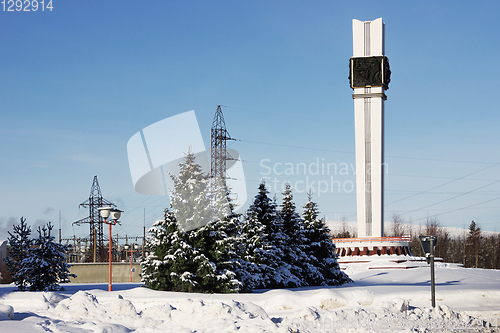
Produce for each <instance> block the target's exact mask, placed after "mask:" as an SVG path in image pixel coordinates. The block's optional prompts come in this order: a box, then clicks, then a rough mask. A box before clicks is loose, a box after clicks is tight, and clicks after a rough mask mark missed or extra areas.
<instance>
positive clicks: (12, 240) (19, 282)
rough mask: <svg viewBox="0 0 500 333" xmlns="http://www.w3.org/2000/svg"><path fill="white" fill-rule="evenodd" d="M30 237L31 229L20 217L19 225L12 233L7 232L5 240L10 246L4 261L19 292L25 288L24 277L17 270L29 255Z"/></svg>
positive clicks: (15, 226)
mask: <svg viewBox="0 0 500 333" xmlns="http://www.w3.org/2000/svg"><path fill="white" fill-rule="evenodd" d="M30 235H31V228H30V227H29V226H28V224H27V223H26V219H25V218H24V217H21V223H20V224H19V225H14V232H13V233H11V232H10V231H9V237H8V239H7V240H8V241H9V244H10V251H9V256H8V257H7V258H5V259H4V261H5V263H6V265H7V269H8V271H9V272H10V275H11V276H12V279H13V281H14V283H15V284H16V286H17V288H18V289H19V290H25V289H26V287H27V281H26V276H25V275H23V274H19V270H20V269H21V262H22V261H23V260H24V259H25V258H27V257H28V255H29V249H30V246H31V244H32V242H33V241H32V239H31V238H30Z"/></svg>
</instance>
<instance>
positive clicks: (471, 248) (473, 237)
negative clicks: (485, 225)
mask: <svg viewBox="0 0 500 333" xmlns="http://www.w3.org/2000/svg"><path fill="white" fill-rule="evenodd" d="M481 240H482V236H481V228H479V227H478V226H477V224H476V222H474V221H472V222H471V223H470V225H469V233H468V234H467V243H466V262H465V267H476V268H477V267H478V266H479V253H480V250H481Z"/></svg>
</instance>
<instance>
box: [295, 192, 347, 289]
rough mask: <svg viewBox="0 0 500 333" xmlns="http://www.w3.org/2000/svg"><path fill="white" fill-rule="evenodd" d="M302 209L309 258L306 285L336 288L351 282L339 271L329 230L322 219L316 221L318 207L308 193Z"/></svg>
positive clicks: (306, 249)
mask: <svg viewBox="0 0 500 333" xmlns="http://www.w3.org/2000/svg"><path fill="white" fill-rule="evenodd" d="M303 208H304V210H303V212H302V218H303V228H304V231H305V238H306V241H305V243H306V244H307V246H306V247H305V253H306V255H307V256H308V258H309V261H308V265H307V266H306V268H307V270H308V274H307V276H306V281H307V283H308V284H309V285H314V286H321V285H323V286H324V285H329V286H336V285H341V284H344V283H347V282H352V280H351V279H350V278H349V277H348V276H347V275H346V274H345V273H344V272H342V271H341V270H340V267H339V264H338V263H337V255H336V254H335V244H333V243H332V241H331V239H330V229H329V228H328V227H327V226H326V224H325V221H324V219H318V215H319V210H318V205H317V204H316V203H315V202H313V201H312V197H311V193H310V192H309V193H308V201H307V202H306V204H305V205H304V207H303Z"/></svg>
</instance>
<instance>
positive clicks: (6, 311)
mask: <svg viewBox="0 0 500 333" xmlns="http://www.w3.org/2000/svg"><path fill="white" fill-rule="evenodd" d="M5 319H14V308H13V307H12V306H10V305H3V304H0V320H5Z"/></svg>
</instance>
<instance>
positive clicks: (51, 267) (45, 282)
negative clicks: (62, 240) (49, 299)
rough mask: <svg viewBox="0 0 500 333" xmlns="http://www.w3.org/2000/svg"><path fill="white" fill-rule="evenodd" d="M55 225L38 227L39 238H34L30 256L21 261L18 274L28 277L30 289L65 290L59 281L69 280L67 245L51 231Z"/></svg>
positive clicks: (73, 275)
mask: <svg viewBox="0 0 500 333" xmlns="http://www.w3.org/2000/svg"><path fill="white" fill-rule="evenodd" d="M53 228H54V226H53V225H52V224H51V223H50V222H49V223H48V224H47V226H43V227H38V238H35V239H34V240H33V246H32V247H31V248H30V249H29V250H28V256H27V257H26V258H24V259H23V261H22V262H21V267H20V269H19V272H18V274H20V275H23V276H24V277H25V278H26V283H27V285H28V287H27V288H28V290H30V291H60V290H64V288H62V287H61V286H60V285H59V283H60V282H65V281H68V279H69V277H70V276H71V277H76V275H75V274H70V272H69V267H70V265H69V264H68V263H67V262H66V255H65V253H66V251H67V250H68V248H67V245H62V244H59V243H56V242H55V241H54V239H55V238H54V236H52V235H51V231H52V229H53Z"/></svg>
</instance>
